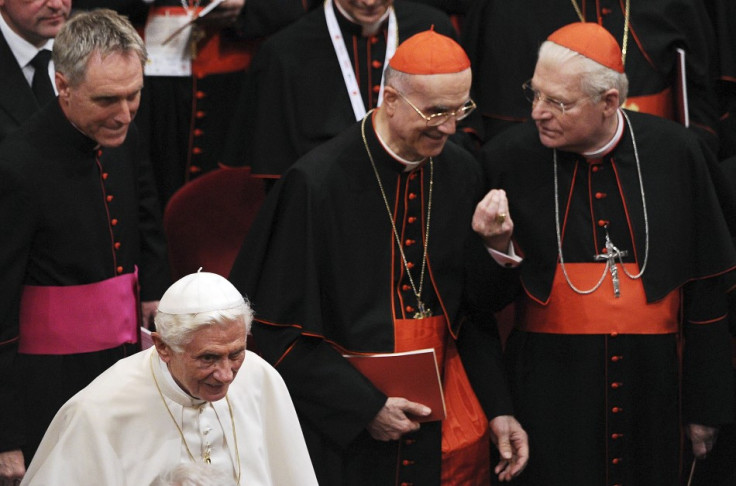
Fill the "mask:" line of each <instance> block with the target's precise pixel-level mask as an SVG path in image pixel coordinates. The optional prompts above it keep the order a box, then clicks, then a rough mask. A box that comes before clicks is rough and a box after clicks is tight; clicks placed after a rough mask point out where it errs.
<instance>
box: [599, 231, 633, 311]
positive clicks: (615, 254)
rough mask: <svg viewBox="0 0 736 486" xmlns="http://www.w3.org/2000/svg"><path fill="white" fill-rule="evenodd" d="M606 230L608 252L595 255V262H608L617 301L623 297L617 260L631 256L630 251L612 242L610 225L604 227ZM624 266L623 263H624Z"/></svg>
mask: <svg viewBox="0 0 736 486" xmlns="http://www.w3.org/2000/svg"><path fill="white" fill-rule="evenodd" d="M604 229H605V230H606V252H605V253H602V254H600V255H595V256H594V257H593V258H595V261H597V262H601V261H603V260H606V264H607V265H608V270H609V271H610V272H611V282H612V283H613V295H614V297H616V298H617V299H618V298H619V297H621V284H620V282H619V279H618V268H617V267H616V258H618V259H619V261H620V260H621V257H625V256H626V255H628V254H629V252H628V251H625V250H624V251H621V250H619V249H618V248H616V246H615V245H614V244H613V242H611V237H610V236H609V234H608V225H606V226H604ZM622 264H623V263H622Z"/></svg>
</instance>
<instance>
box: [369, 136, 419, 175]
mask: <svg viewBox="0 0 736 486" xmlns="http://www.w3.org/2000/svg"><path fill="white" fill-rule="evenodd" d="M373 131H374V132H375V133H376V138H378V141H379V142H381V145H382V146H383V149H384V150H385V151H386V152H388V153H389V155H390V156H391V157H393V158H394V159H396V160H397V161H398V162H400V163H401V164H402V165H403V166H404V167H406V168H405V169H404V172H411V171H413V170H414V169H416V168H417V167H419V166H420V165H422V164H423V163H424V161H426V160H427V159H426V158H424V159H422V160H407V159H405V158H403V157H401V156H400V155H399V154H397V153H396V152H394V151H393V150H391V147H389V146H388V145H387V144H386V142H384V141H383V139H382V138H381V134H380V133H378V130H376V129H375V127H374V128H373Z"/></svg>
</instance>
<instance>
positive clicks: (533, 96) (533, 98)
mask: <svg viewBox="0 0 736 486" xmlns="http://www.w3.org/2000/svg"><path fill="white" fill-rule="evenodd" d="M521 89H522V90H523V91H524V97H525V98H526V99H527V101H529V103H531V104H532V106H534V105H535V104H536V103H537V102H538V101H541V102H542V103H544V104H545V105H547V106H548V107H549V108H551V109H552V111H554V112H556V113H558V114H560V115H564V114H565V111H566V110H569V109H571V108H573V107H574V106H575V105H577V104H578V103H580V102H581V101H583V100H585V99H588V98H591V96H585V97H584V98H580V99H579V100H576V101H573V102H570V103H563V102H562V101H560V100H556V99H554V98H550V97H549V96H546V95H543V94H542V93H540V92H539V91H537V90H536V89H534V88H532V80H531V79H530V80H528V81H527V82H525V83H524V84H522V85H521Z"/></svg>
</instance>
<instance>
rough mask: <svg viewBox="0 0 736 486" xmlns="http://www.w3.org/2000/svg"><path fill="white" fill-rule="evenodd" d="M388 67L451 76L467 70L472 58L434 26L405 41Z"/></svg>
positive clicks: (408, 72) (415, 72) (413, 72)
mask: <svg viewBox="0 0 736 486" xmlns="http://www.w3.org/2000/svg"><path fill="white" fill-rule="evenodd" d="M389 66H391V67H392V68H393V69H396V70H397V71H401V72H402V73H407V74H452V73H459V72H461V71H465V70H466V69H468V68H469V67H470V59H468V55H467V54H465V51H464V50H463V48H462V47H460V44H458V43H457V42H455V41H454V40H452V39H450V38H449V37H446V36H444V35H442V34H438V33H437V32H435V31H434V26H432V30H425V31H424V32H420V33H418V34H414V35H413V36H411V37H409V38H408V39H406V40H405V41H404V42H402V43H401V44H400V45H399V47H398V48H396V54H394V57H392V58H391V61H390V62H389Z"/></svg>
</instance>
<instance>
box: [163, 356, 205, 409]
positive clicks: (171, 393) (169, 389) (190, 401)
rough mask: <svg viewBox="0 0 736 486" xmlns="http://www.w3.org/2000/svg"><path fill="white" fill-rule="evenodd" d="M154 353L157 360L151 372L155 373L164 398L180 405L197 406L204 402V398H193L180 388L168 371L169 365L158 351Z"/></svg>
mask: <svg viewBox="0 0 736 486" xmlns="http://www.w3.org/2000/svg"><path fill="white" fill-rule="evenodd" d="M154 354H155V355H156V357H155V361H157V362H158V366H154V367H153V372H154V373H155V374H156V378H158V383H159V386H160V387H161V393H163V394H164V396H166V398H168V399H170V400H172V401H174V402H176V403H178V404H179V405H181V406H182V407H199V406H200V405H202V404H203V403H205V400H202V399H201V398H194V397H192V396H191V395H189V394H188V393H187V392H185V391H184V390H182V389H181V387H180V386H179V384H178V383H177V382H176V381H175V380H174V377H173V376H171V372H170V371H169V367H168V366H167V365H166V363H164V361H163V360H162V359H161V357H160V356H159V355H158V353H154Z"/></svg>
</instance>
